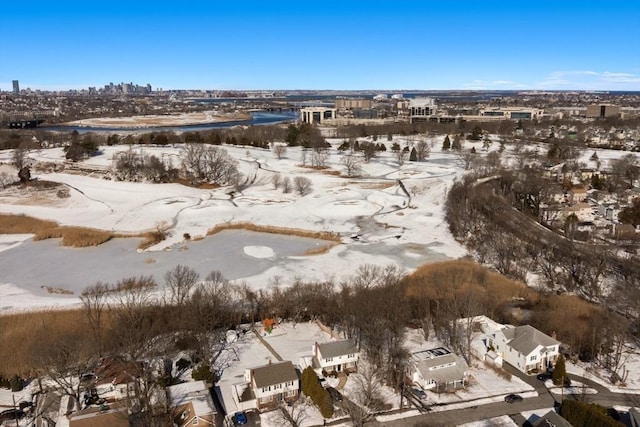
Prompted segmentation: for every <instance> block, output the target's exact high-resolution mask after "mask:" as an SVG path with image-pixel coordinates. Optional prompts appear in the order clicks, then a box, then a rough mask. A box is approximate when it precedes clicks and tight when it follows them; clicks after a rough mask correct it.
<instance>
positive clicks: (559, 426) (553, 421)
mask: <svg viewBox="0 0 640 427" xmlns="http://www.w3.org/2000/svg"><path fill="white" fill-rule="evenodd" d="M548 426H554V427H573V426H572V424H571V423H570V422H569V421H567V420H565V419H564V418H562V417H561V416H560V415H558V414H557V413H556V412H555V411H553V410H551V411H549V412H547V413H546V414H544V416H542V417H541V418H538V420H537V421H536V422H535V423H533V427H548Z"/></svg>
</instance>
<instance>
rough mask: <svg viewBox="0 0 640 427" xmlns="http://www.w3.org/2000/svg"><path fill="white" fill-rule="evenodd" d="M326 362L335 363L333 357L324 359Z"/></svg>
mask: <svg viewBox="0 0 640 427" xmlns="http://www.w3.org/2000/svg"><path fill="white" fill-rule="evenodd" d="M324 361H325V362H333V357H326V358H325V359H324Z"/></svg>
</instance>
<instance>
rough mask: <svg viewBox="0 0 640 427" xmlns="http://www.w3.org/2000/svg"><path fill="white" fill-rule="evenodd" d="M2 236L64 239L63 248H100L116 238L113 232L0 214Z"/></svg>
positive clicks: (23, 216)
mask: <svg viewBox="0 0 640 427" xmlns="http://www.w3.org/2000/svg"><path fill="white" fill-rule="evenodd" d="M0 234H33V240H36V241H37V240H45V239H59V238H61V239H62V243H61V244H62V246H70V247H74V248H83V247H87V246H98V245H101V244H103V243H105V242H108V241H109V240H111V239H112V238H114V237H120V236H118V235H116V234H115V233H113V232H110V231H104V230H98V229H95V228H87V227H69V226H59V225H58V224H57V223H56V222H54V221H47V220H42V219H37V218H31V217H28V216H25V215H4V214H0Z"/></svg>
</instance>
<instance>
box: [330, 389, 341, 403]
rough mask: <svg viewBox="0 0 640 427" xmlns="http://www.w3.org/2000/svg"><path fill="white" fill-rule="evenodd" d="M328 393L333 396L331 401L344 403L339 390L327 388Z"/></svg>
mask: <svg viewBox="0 0 640 427" xmlns="http://www.w3.org/2000/svg"><path fill="white" fill-rule="evenodd" d="M327 391H328V392H329V396H331V400H333V401H334V402H342V393H340V392H339V391H338V390H336V389H335V388H333V387H327Z"/></svg>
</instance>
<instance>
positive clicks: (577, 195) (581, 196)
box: [568, 185, 587, 203]
mask: <svg viewBox="0 0 640 427" xmlns="http://www.w3.org/2000/svg"><path fill="white" fill-rule="evenodd" d="M568 195H569V201H570V202H572V203H577V202H584V201H585V200H587V189H586V188H584V187H583V186H581V185H575V186H573V187H572V188H571V190H569V193H568Z"/></svg>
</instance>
